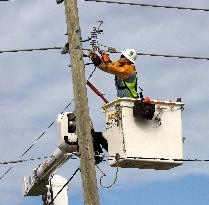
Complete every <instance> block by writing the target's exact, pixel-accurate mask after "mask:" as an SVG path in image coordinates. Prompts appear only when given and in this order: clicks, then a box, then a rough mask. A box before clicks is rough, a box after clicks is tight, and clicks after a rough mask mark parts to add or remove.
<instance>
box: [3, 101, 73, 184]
mask: <svg viewBox="0 0 209 205" xmlns="http://www.w3.org/2000/svg"><path fill="white" fill-rule="evenodd" d="M73 101H74V99H72V100H71V102H70V103H69V104H68V105H67V106H66V107H65V108H64V109H63V111H62V112H61V114H62V113H63V112H64V111H65V110H66V109H67V108H68V107H69V106H70V105H71V104H72V102H73ZM55 122H56V120H54V121H53V122H52V123H51V124H50V125H49V126H48V127H47V128H46V130H45V131H44V132H42V133H41V135H39V136H38V137H37V138H36V139H35V140H34V142H33V143H32V144H31V145H30V146H29V147H28V148H27V149H26V151H25V152H24V153H23V154H22V155H20V157H19V158H18V160H21V158H22V157H23V156H24V155H25V154H26V153H27V152H28V151H29V150H30V149H31V148H32V147H33V146H35V144H36V143H37V142H38V141H39V140H40V139H41V138H42V137H43V136H44V135H45V134H46V132H47V131H48V129H49V128H50V127H51V126H52V125H54V123H55ZM12 168H13V167H10V168H9V169H8V170H7V171H6V172H5V173H4V174H3V175H2V176H1V177H0V180H2V179H3V178H4V176H6V175H7V174H8V173H9V172H10V170H11V169H12Z"/></svg>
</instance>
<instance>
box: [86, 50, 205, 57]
mask: <svg viewBox="0 0 209 205" xmlns="http://www.w3.org/2000/svg"><path fill="white" fill-rule="evenodd" d="M83 50H86V51H89V50H90V49H83ZM104 52H110V53H121V52H120V51H117V49H115V48H113V47H108V50H104ZM137 55H139V56H151V57H165V58H179V59H193V60H209V57H200V56H183V55H170V54H157V53H137Z"/></svg>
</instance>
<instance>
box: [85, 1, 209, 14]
mask: <svg viewBox="0 0 209 205" xmlns="http://www.w3.org/2000/svg"><path fill="white" fill-rule="evenodd" d="M84 1H94V2H98V3H109V4H121V5H130V6H141V7H152V8H164V9H178V10H190V11H207V12H208V11H209V9H206V8H193V7H182V6H166V5H158V4H142V3H132V2H120V1H107V0H84Z"/></svg>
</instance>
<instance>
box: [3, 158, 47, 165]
mask: <svg viewBox="0 0 209 205" xmlns="http://www.w3.org/2000/svg"><path fill="white" fill-rule="evenodd" d="M47 158H48V157H36V158H31V159H21V160H16V161H15V160H10V161H6V162H0V165H6V164H17V163H22V162H29V161H35V160H41V159H47Z"/></svg>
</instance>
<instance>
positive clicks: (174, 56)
mask: <svg viewBox="0 0 209 205" xmlns="http://www.w3.org/2000/svg"><path fill="white" fill-rule="evenodd" d="M102 46H103V45H102ZM103 47H107V48H108V50H106V51H105V52H110V53H121V52H119V51H117V50H116V49H115V48H113V47H108V46H103ZM61 48H62V47H51V48H34V49H20V50H0V53H6V52H7V53H10V52H12V53H13V52H21V51H25V52H27V51H45V50H54V49H61ZM83 50H84V51H90V50H91V49H83ZM137 55H139V56H150V57H165V58H179V59H193V60H209V57H201V56H184V55H170V54H158V53H141V52H140V53H137ZM84 57H86V55H84ZM86 65H90V63H87V64H86Z"/></svg>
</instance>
